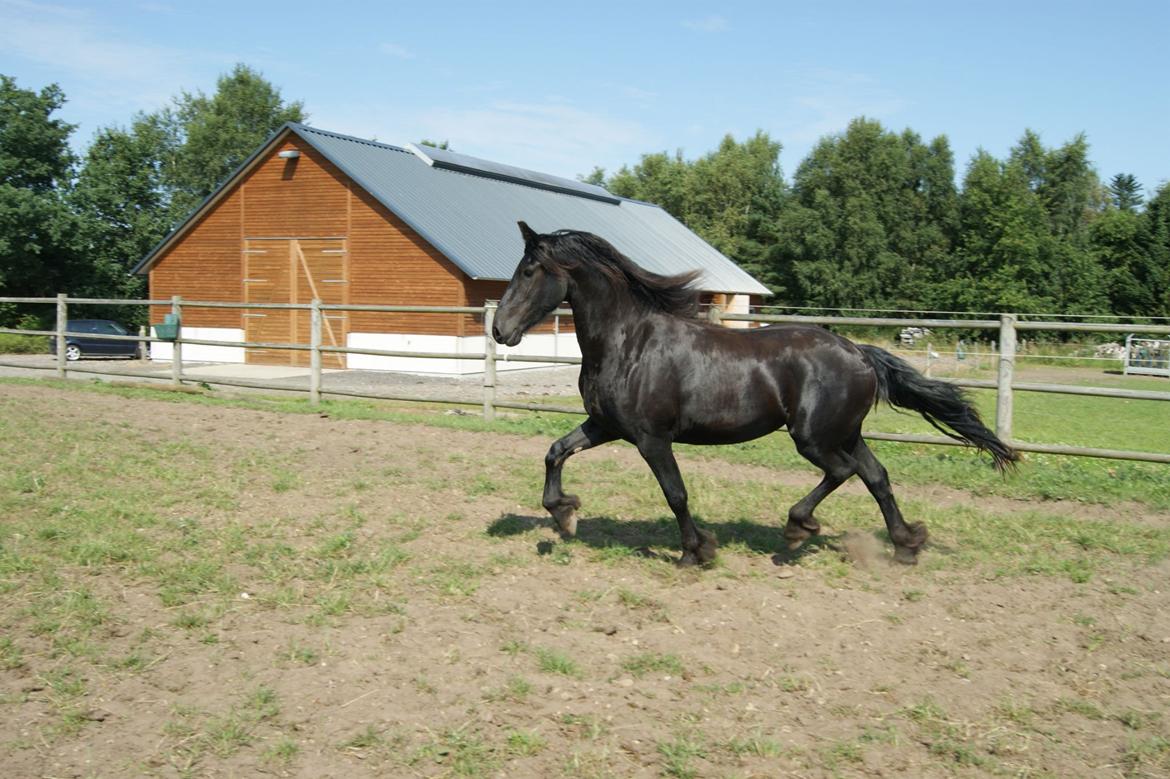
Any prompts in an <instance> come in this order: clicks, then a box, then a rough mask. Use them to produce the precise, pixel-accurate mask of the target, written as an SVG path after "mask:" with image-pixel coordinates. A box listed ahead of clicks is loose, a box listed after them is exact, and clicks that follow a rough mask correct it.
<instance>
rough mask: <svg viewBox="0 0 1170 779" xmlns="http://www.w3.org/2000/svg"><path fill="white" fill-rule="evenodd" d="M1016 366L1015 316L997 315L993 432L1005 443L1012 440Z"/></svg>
mask: <svg viewBox="0 0 1170 779" xmlns="http://www.w3.org/2000/svg"><path fill="white" fill-rule="evenodd" d="M1015 367H1016V317H1015V314H1001V315H1000V317H999V375H998V377H997V378H996V385H995V391H996V398H995V434H996V435H997V436H999V439H1000V440H1001V441H1004V442H1005V443H1007V442H1010V441H1011V440H1012V375H1013V373H1014V372H1015Z"/></svg>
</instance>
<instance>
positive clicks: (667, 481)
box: [638, 438, 719, 566]
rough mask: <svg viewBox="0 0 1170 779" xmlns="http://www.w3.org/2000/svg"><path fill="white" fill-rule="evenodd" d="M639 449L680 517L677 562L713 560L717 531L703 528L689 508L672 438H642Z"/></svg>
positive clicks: (716, 545) (698, 563)
mask: <svg viewBox="0 0 1170 779" xmlns="http://www.w3.org/2000/svg"><path fill="white" fill-rule="evenodd" d="M638 451H639V452H640V453H641V455H642V457H643V458H644V459H645V460H646V463H647V464H648V465H649V466H650V470H651V471H653V472H654V477H655V478H656V479H658V486H660V487H662V494H663V495H665V496H666V502H667V504H668V505H669V506H670V510H671V511H673V512H674V517H675V519H677V520H678V530H679V534H680V535H681V536H682V559H681V560H679V561H678V563H679V565H683V566H687V565H702V564H704V563H709V562H712V561H713V560H714V559H715V549H716V548H717V547H718V546H719V543H718V542H717V541H716V540H715V534H714V533H710V532H708V531H706V530H700V529H699V528H698V527H697V526H696V525H695V520H694V519H693V518H692V517H691V512H690V509H688V508H687V487H686V485H685V484H683V480H682V474H681V473H680V472H679V470H678V461H677V460H675V459H674V452H673V451H672V450H671V445H670V441H668V440H663V439H658V438H652V439H646V440H643V441H639V442H638Z"/></svg>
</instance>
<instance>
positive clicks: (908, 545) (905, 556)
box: [894, 522, 930, 565]
mask: <svg viewBox="0 0 1170 779" xmlns="http://www.w3.org/2000/svg"><path fill="white" fill-rule="evenodd" d="M906 529H907V530H909V531H910V532H909V533H908V534H907V535H908V537H907V538H899V539H897V540H895V541H894V559H895V560H897V561H898V562H899V563H902V565H918V552H919V551H920V550H921V549H922V546H923V545H924V544H925V543H926V539H927V538H928V537H929V535H930V534H929V533H927V532H926V525H924V524H922V523H921V522H915V523H914V524H913V525H907V526H906Z"/></svg>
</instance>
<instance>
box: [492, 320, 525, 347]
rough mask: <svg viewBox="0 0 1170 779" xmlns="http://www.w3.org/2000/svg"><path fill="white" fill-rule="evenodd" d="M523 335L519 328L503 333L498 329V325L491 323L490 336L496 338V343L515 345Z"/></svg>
mask: <svg viewBox="0 0 1170 779" xmlns="http://www.w3.org/2000/svg"><path fill="white" fill-rule="evenodd" d="M523 337H524V334H523V333H522V332H520V330H519V329H517V330H513V331H512V332H511V333H508V334H507V335H505V334H504V333H503V332H501V331H500V326H499V325H496V324H493V325H492V338H494V339H496V343H498V344H503V345H504V346H515V345H516V344H518V343H520V339H521V338H523Z"/></svg>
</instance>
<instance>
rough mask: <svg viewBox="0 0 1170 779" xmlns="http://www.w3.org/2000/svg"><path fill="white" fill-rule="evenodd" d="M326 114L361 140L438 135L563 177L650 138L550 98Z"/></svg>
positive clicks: (636, 127) (615, 161) (623, 154)
mask: <svg viewBox="0 0 1170 779" xmlns="http://www.w3.org/2000/svg"><path fill="white" fill-rule="evenodd" d="M326 114H328V115H329V117H330V119H329V120H328V122H327V124H329V125H330V126H329V127H328V128H327V129H330V130H337V131H339V132H346V133H350V134H352V135H356V136H358V137H364V138H369V137H371V136H373V135H378V136H379V137H380V138H382V139H383V140H385V141H386V142H389V143H396V144H402V143H405V142H407V141H417V140H418V139H419V138H442V139H445V140H447V141H449V142H450V144H451V148H453V149H454V150H455V151H457V152H461V153H464V154H470V155H472V156H475V157H482V158H484V159H489V160H494V161H496V162H502V163H506V164H509V165H516V166H518V167H522V168H529V169H532V170H539V171H543V172H545V173H551V174H554V175H558V176H564V177H565V178H574V177H576V176H577V175H579V174H586V173H588V172H589V171H591V170H593V168H594V166H596V165H602V166H606V167H608V166H616V165H619V164H620V163H621V161H622V160H624V159H631V158H635V157H636V156H637V155H638V154H639V153H641V152H643V151H644V150H645V149H646V148H651V147H653V146H654V145H655V143H657V139H655V138H654V137H653V136H652V134H651V133H650V132H648V131H647V129H646V128H645V127H644V126H643V125H641V124H640V123H638V122H635V121H630V120H626V119H622V118H619V117H614V116H611V115H607V114H602V113H595V112H591V111H587V110H584V109H582V108H579V107H577V106H574V105H571V104H566V103H564V102H561V101H558V100H555V99H552V100H549V101H545V102H519V101H505V100H501V101H495V102H492V103H489V104H486V105H482V106H472V107H466V108H450V107H432V108H421V109H416V110H405V111H404V110H402V108H401V107H398V108H393V109H391V108H385V109H383V110H380V111H378V112H377V113H375V114H371V113H370V111H369V110H366V111H363V113H362V114H361V115H360V116H358V115H354V114H348V115H347V114H346V112H345V111H344V110H338V111H336V112H333V113H330V112H328V111H322V112H320V115H321V116H325V115H326ZM347 116H348V119H347Z"/></svg>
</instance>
